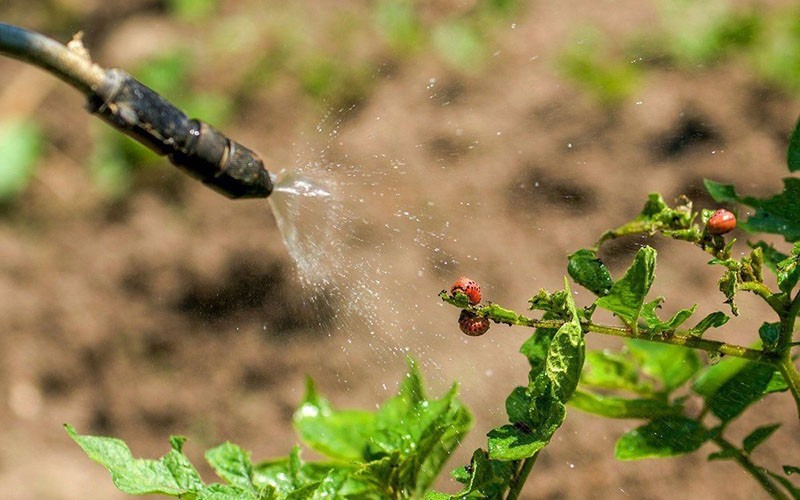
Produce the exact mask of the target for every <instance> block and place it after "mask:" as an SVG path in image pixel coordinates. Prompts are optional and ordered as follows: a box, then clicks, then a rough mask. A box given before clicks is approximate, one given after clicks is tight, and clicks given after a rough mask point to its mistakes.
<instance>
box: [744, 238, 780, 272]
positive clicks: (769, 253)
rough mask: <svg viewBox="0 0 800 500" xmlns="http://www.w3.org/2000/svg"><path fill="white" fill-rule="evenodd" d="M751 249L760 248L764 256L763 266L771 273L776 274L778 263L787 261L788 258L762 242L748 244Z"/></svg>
mask: <svg viewBox="0 0 800 500" xmlns="http://www.w3.org/2000/svg"><path fill="white" fill-rule="evenodd" d="M748 244H749V245H750V247H751V248H760V249H761V251H762V252H763V254H764V264H765V265H766V266H767V267H768V268H769V269H770V270H772V272H773V273H777V272H778V263H779V262H781V261H782V260H785V259H787V258H788V257H789V256H788V255H786V254H785V253H782V252H779V251H778V250H776V249H775V247H773V246H772V245H770V244H769V243H766V242H764V241H757V242H755V243H748Z"/></svg>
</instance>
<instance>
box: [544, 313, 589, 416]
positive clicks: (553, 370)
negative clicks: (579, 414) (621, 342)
mask: <svg viewBox="0 0 800 500" xmlns="http://www.w3.org/2000/svg"><path fill="white" fill-rule="evenodd" d="M585 349H586V344H585V342H584V338H583V331H582V330H581V327H580V325H578V324H575V323H564V325H563V326H562V327H561V328H559V329H558V332H557V333H556V335H555V337H553V341H552V342H550V348H549V350H548V352H547V361H546V364H545V369H546V370H547V374H548V376H549V377H550V379H551V380H552V381H553V388H554V390H555V392H556V395H557V396H558V398H559V399H560V400H561V401H562V402H566V401H567V400H569V398H570V397H571V396H572V393H573V392H575V388H576V387H577V386H578V380H579V379H580V376H581V370H582V369H583V360H584V352H585Z"/></svg>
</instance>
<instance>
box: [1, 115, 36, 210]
mask: <svg viewBox="0 0 800 500" xmlns="http://www.w3.org/2000/svg"><path fill="white" fill-rule="evenodd" d="M41 151H42V134H41V132H40V131H39V127H38V126H37V125H36V124H35V123H34V122H32V121H30V120H24V119H13V120H9V121H6V122H4V123H0V201H2V200H10V199H12V198H14V197H15V196H17V195H18V194H19V193H20V192H22V191H23V190H24V189H25V188H26V187H27V186H28V183H29V182H30V180H31V178H32V177H33V173H34V167H35V166H36V162H37V161H39V157H40V156H41Z"/></svg>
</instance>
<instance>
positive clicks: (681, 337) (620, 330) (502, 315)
mask: <svg viewBox="0 0 800 500" xmlns="http://www.w3.org/2000/svg"><path fill="white" fill-rule="evenodd" d="M440 297H441V299H442V300H443V301H445V302H447V303H449V304H451V305H454V306H456V307H461V308H463V306H462V304H459V303H457V302H455V300H454V299H453V298H451V297H449V296H448V295H447V292H442V293H441V294H440ZM472 310H473V311H474V312H475V313H476V314H478V315H481V316H485V317H487V318H489V319H491V320H493V321H495V322H496V323H503V324H506V325H517V326H525V327H528V328H561V326H562V325H563V324H564V321H561V320H539V319H533V318H528V317H526V316H523V315H521V314H517V313H515V312H514V311H511V310H508V309H503V308H502V307H500V306H498V305H496V304H491V305H488V306H483V307H477V308H473V309H472ZM581 326H582V327H583V329H584V331H589V332H594V333H601V334H603V335H613V336H615V337H625V338H630V339H637V340H646V341H648V342H658V343H661V344H671V345H678V346H682V347H689V348H691V349H700V350H703V351H707V352H712V353H717V354H720V355H725V356H733V357H736V358H742V359H747V360H749V361H755V362H756V363H761V364H766V365H772V366H774V367H775V368H778V360H779V358H778V357H777V356H775V355H773V354H771V353H765V352H764V351H761V350H758V349H750V348H748V347H744V346H739V345H734V344H728V343H726V342H720V341H718V340H708V339H703V338H700V337H696V336H694V335H692V334H691V333H689V332H687V331H681V330H678V331H676V332H675V333H674V334H672V335H662V334H651V333H650V332H648V331H646V330H639V331H638V332H635V333H634V332H633V331H631V330H630V329H629V328H626V327H616V326H607V325H598V324H596V323H591V322H582V323H581Z"/></svg>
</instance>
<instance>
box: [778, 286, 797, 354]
mask: <svg viewBox="0 0 800 500" xmlns="http://www.w3.org/2000/svg"><path fill="white" fill-rule="evenodd" d="M798 314H800V291H798V292H797V294H796V295H795V296H794V299H792V302H791V303H790V304H789V307H787V308H786V312H784V313H783V314H781V312H778V316H780V318H781V332H780V337H779V338H778V345H777V350H778V352H783V351H785V350H788V349H789V346H790V345H791V343H792V337H793V336H794V324H795V320H796V319H797V315H798Z"/></svg>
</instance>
